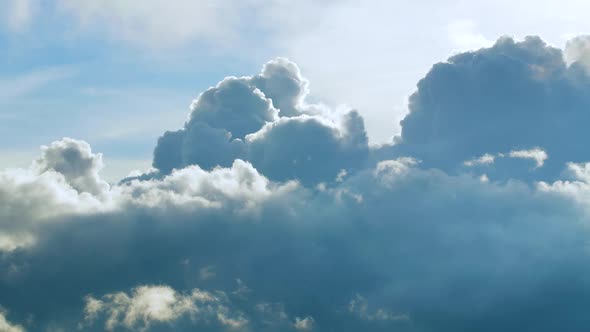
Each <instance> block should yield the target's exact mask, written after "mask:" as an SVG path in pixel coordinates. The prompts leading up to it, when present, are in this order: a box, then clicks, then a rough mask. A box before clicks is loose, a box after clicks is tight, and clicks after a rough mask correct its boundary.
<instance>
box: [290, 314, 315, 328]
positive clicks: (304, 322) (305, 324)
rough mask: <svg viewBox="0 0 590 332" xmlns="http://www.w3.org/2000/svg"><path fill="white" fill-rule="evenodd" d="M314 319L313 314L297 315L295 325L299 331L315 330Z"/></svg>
mask: <svg viewBox="0 0 590 332" xmlns="http://www.w3.org/2000/svg"><path fill="white" fill-rule="evenodd" d="M314 322H315V321H314V319H313V317H311V316H307V317H305V318H299V317H295V323H294V324H293V327H295V329H296V330H299V331H311V330H313V325H314Z"/></svg>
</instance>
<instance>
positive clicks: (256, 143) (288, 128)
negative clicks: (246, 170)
mask: <svg viewBox="0 0 590 332" xmlns="http://www.w3.org/2000/svg"><path fill="white" fill-rule="evenodd" d="M307 94H308V90H307V81H306V80H305V79H304V78H303V77H302V76H301V74H300V71H299V68H298V67H297V65H296V64H294V63H293V62H290V61H288V60H287V59H283V58H278V59H275V60H273V61H270V62H268V63H267V64H265V65H264V67H263V68H262V71H261V73H260V74H258V75H255V76H251V77H241V78H236V77H228V78H226V79H224V80H223V81H222V82H220V83H219V84H218V85H217V86H216V87H213V88H210V89H208V90H207V91H205V92H204V93H202V94H201V95H200V96H199V97H198V98H197V99H196V100H195V101H193V103H192V105H191V113H190V115H189V120H188V121H187V122H186V124H185V125H184V128H182V129H181V130H179V131H169V132H166V133H165V134H164V135H163V136H162V137H160V139H159V140H158V145H157V146H156V148H155V150H154V163H153V165H154V167H156V168H157V169H159V170H160V171H161V172H162V173H163V174H167V173H169V172H170V171H171V170H172V169H175V168H182V167H185V166H188V165H199V166H201V167H203V168H205V169H210V168H213V167H215V166H229V165H230V164H231V163H232V161H233V160H234V159H236V158H241V159H244V160H247V161H250V162H251V163H252V164H253V165H254V166H255V167H256V168H257V169H260V170H261V171H262V172H263V173H264V174H265V175H266V176H268V177H269V178H270V179H272V180H278V181H286V180H300V181H301V182H303V183H305V184H313V183H319V182H322V181H333V180H335V179H336V177H337V175H338V173H339V172H340V171H341V170H343V169H344V170H346V171H354V170H355V169H358V168H359V167H360V166H361V165H362V164H363V163H364V162H365V160H366V159H367V156H368V149H369V148H368V140H367V137H366V132H365V129H364V122H363V119H362V118H361V117H360V116H359V114H358V113H357V112H355V111H351V112H346V113H344V114H338V113H337V112H333V111H331V110H327V109H325V108H324V107H323V106H321V105H313V104H307V103H306V101H305V97H306V95H307Z"/></svg>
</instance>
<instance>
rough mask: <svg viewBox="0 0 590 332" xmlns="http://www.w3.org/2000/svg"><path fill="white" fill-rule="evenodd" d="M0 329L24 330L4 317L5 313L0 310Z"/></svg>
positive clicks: (14, 331) (21, 331) (11, 331)
mask: <svg viewBox="0 0 590 332" xmlns="http://www.w3.org/2000/svg"><path fill="white" fill-rule="evenodd" d="M0 331H2V332H25V329H24V328H23V327H22V326H20V325H16V324H12V323H11V322H9V321H8V320H7V319H6V314H5V313H4V312H0Z"/></svg>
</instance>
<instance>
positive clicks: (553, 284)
mask: <svg viewBox="0 0 590 332" xmlns="http://www.w3.org/2000/svg"><path fill="white" fill-rule="evenodd" d="M561 55H562V54H561V51H559V50H557V49H553V48H550V47H547V46H546V45H544V44H543V43H542V42H541V41H540V40H539V39H536V38H529V39H527V40H525V41H524V42H514V41H512V40H510V39H506V38H504V39H501V40H500V41H499V42H498V43H496V44H495V45H494V46H493V47H491V48H488V49H482V50H479V51H476V52H471V53H465V54H459V55H457V56H455V57H453V58H451V60H449V62H448V63H442V64H438V65H436V66H435V67H434V68H433V69H432V71H431V72H430V73H429V74H428V75H427V76H426V78H425V79H424V80H423V81H422V82H421V83H420V84H419V86H418V91H417V93H416V94H415V95H414V97H412V104H411V108H412V112H411V113H410V114H409V115H408V117H407V118H406V119H405V120H404V122H403V123H402V124H403V126H404V132H403V133H402V136H401V137H400V138H399V140H398V141H397V142H396V144H395V145H392V146H382V147H369V145H368V142H367V138H366V133H365V130H364V125H363V120H362V117H361V116H360V115H359V114H358V113H357V112H354V111H346V112H340V111H338V110H333V109H328V108H325V107H323V106H321V105H311V104H308V103H307V102H306V98H305V96H306V93H307V82H306V81H305V79H303V78H302V77H301V75H300V73H299V71H298V69H297V67H296V66H295V64H293V63H292V62H289V61H287V60H285V59H277V60H274V61H272V62H270V63H269V64H267V65H266V66H265V67H263V70H262V72H261V74H258V75H255V76H251V77H242V78H226V79H225V80H223V81H222V82H221V83H220V84H218V85H217V86H216V87H213V88H211V89H209V90H207V91H205V92H204V93H203V94H201V95H200V96H199V98H198V99H197V100H196V101H195V102H194V103H193V106H192V109H191V114H190V115H189V118H188V120H187V122H186V124H185V125H184V127H183V128H181V129H180V130H178V131H170V132H167V133H165V134H164V135H163V136H162V137H161V138H160V140H159V141H158V145H157V147H156V149H155V153H154V166H155V167H157V170H155V171H154V172H151V173H148V174H143V175H141V176H137V177H134V178H129V179H126V180H125V181H122V182H121V183H118V184H113V185H108V184H106V183H105V182H104V181H103V180H102V179H101V178H100V168H101V166H102V161H101V156H100V154H97V153H94V152H92V150H91V149H90V147H89V145H88V144H87V143H84V142H81V141H76V140H72V139H62V140H60V141H56V142H54V143H52V144H50V145H48V146H46V147H43V149H42V156H41V157H40V158H39V159H37V160H36V161H35V162H34V163H33V164H32V166H31V167H30V168H29V169H20V170H6V171H2V172H0V206H1V207H2V209H0V230H1V231H2V232H1V233H0V234H2V236H0V243H2V247H0V250H1V251H0V294H2V301H3V305H6V307H7V308H8V309H10V312H11V320H14V321H17V322H24V321H27V322H30V326H31V328H32V329H34V330H47V329H50V328H55V327H59V328H62V329H65V330H73V329H74V328H76V327H79V328H80V329H83V330H88V331H102V330H105V329H107V330H145V331H148V330H149V331H166V330H170V329H176V330H195V329H199V330H202V331H212V332H213V331H220V330H234V331H243V332H248V331H259V332H267V331H268V332H270V331H272V332H277V331H298V330H299V331H301V330H303V331H305V330H312V331H343V332H347V331H391V330H395V331H402V332H418V331H420V332H423V331H483V332H487V331H500V330H513V329H515V328H517V329H519V330H534V331H541V332H543V331H555V330H556V329H563V330H567V331H574V332H577V331H586V330H587V327H588V326H590V319H589V318H588V314H587V308H588V307H589V306H590V288H589V287H588V282H587V280H586V278H585V276H586V275H588V273H590V255H589V254H588V238H589V236H590V234H589V233H588V222H590V215H589V213H590V210H589V209H588V204H587V202H588V192H590V189H588V187H589V185H588V182H589V181H588V179H590V176H589V175H588V174H590V171H589V169H590V166H588V164H587V160H584V159H585V158H587V157H586V154H585V153H586V151H585V150H584V149H583V148H582V146H581V145H580V146H578V145H577V144H578V142H583V141H584V138H585V135H586V131H584V130H582V127H581V125H580V123H583V121H582V120H583V119H584V115H583V111H582V109H581V108H579V107H582V106H584V105H585V100H586V99H585V98H586V97H585V95H584V94H582V93H581V92H579V91H578V89H580V87H581V86H582V85H583V84H585V83H584V82H585V81H584V80H586V79H587V77H586V76H584V75H586V74H585V71H582V70H580V68H577V69H576V68H575V66H573V65H572V66H567V65H566V64H565V63H564V62H563V59H562V58H561ZM261 82H265V83H264V84H263V83H261ZM580 84H582V85H580ZM457 86H458V87H457ZM513 89H517V90H518V92H519V93H518V94H517V93H515V92H513ZM488 94H489V96H488ZM435 101H436V102H435ZM493 102H495V104H494V103H493ZM557 106H562V107H559V108H558V107H557ZM284 110H286V111H284ZM563 117H565V119H564V118H563ZM478 119H479V120H478ZM570 120H572V121H573V120H576V121H573V122H571V123H574V124H576V125H580V127H574V128H573V129H570V128H566V127H564V126H562V125H563V123H564V122H568V123H570V122H569V121H570ZM560 121H561V122H560ZM550 123H552V125H551V126H550V125H549V124H550ZM525 124H526V125H525ZM524 127H527V128H529V129H530V130H529V131H528V132H524V131H523V130H522V128H524ZM518 128H520V129H519V130H518V131H517V129H518ZM546 135H548V136H550V137H545V136H546ZM570 139H572V140H571V141H569V140H570ZM563 142H570V143H571V145H564V144H563ZM535 147H538V148H535ZM558 147H562V148H563V149H562V150H560V149H558ZM549 156H551V158H548V157H549ZM570 157H571V158H570ZM588 159H590V158H588ZM466 161H467V162H468V163H471V164H466ZM519 163H524V165H525V166H526V167H522V166H523V165H520V164H519ZM532 163H534V166H538V167H536V168H535V167H533V168H531V164H532ZM465 166H468V167H465ZM541 166H542V167H541ZM564 167H566V170H565V172H564ZM480 168H484V169H485V170H486V174H489V176H490V178H489V179H488V178H487V176H486V177H483V175H481V174H478V173H477V172H478V170H479V169H480ZM494 169H495V170H496V171H495V172H494ZM543 172H547V173H543ZM498 179H500V180H502V181H500V180H498ZM503 180H506V181H503ZM50 286H51V287H50ZM29 317H30V319H29ZM0 322H1V321H0ZM27 324H29V323H27ZM8 326H14V324H12V325H8ZM28 326H29V325H27V327H28Z"/></svg>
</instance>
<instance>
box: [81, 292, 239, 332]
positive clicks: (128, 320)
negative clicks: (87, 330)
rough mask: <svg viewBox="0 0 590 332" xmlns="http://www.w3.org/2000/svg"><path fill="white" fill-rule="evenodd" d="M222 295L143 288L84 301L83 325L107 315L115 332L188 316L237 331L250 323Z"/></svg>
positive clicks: (106, 323)
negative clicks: (231, 308) (180, 292)
mask: <svg viewBox="0 0 590 332" xmlns="http://www.w3.org/2000/svg"><path fill="white" fill-rule="evenodd" d="M225 297H226V296H225V294H224V293H223V292H221V293H217V294H213V293H209V292H206V291H202V290H200V289H193V290H192V291H191V292H189V293H187V294H178V293H177V292H176V291H175V290H174V289H172V288H170V287H168V286H140V287H137V288H135V289H133V290H132V292H131V294H127V293H124V292H119V293H111V294H106V295H104V296H102V297H101V299H96V298H94V297H92V296H90V295H89V296H87V297H86V298H85V301H86V306H85V308H84V313H85V319H84V323H83V324H81V325H80V326H81V327H82V328H84V327H85V326H89V325H92V324H93V323H94V321H95V320H97V318H98V317H99V316H101V315H105V316H106V319H105V329H106V330H108V331H113V330H115V329H116V328H117V327H119V326H124V327H125V328H127V329H129V330H132V331H146V330H149V328H150V327H151V326H152V325H154V324H163V323H167V324H168V325H169V326H170V327H172V326H173V324H174V323H175V321H177V320H179V319H180V318H182V317H183V316H187V317H189V318H190V320H191V321H201V322H202V321H205V322H207V321H209V320H214V321H217V322H218V323H219V324H220V325H222V326H226V327H230V328H232V329H238V328H241V327H243V326H244V325H246V324H247V323H248V321H247V320H246V319H245V318H243V317H242V316H240V315H239V314H234V313H231V312H230V310H229V309H228V308H227V307H226V306H225V304H224V303H225V302H226V300H225Z"/></svg>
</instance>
